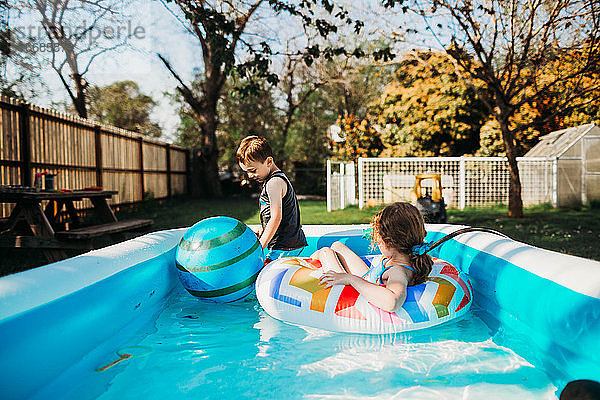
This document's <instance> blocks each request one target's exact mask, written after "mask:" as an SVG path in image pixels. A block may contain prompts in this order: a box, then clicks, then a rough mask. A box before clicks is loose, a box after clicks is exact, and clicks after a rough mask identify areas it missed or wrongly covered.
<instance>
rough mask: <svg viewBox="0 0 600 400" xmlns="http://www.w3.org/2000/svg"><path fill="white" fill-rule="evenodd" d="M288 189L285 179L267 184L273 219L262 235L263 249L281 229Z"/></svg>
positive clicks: (272, 180) (274, 180)
mask: <svg viewBox="0 0 600 400" xmlns="http://www.w3.org/2000/svg"><path fill="white" fill-rule="evenodd" d="M286 188H287V187H286V183H285V181H284V180H283V179H271V180H270V181H269V182H267V195H268V196H269V204H270V208H271V219H270V220H269V222H267V225H266V226H265V229H264V231H263V232H262V235H260V244H261V245H262V247H263V249H264V248H265V247H267V245H268V244H269V242H270V241H271V239H273V236H275V232H277V228H279V224H280V223H281V218H282V216H283V210H282V206H281V204H282V199H283V196H284V195H285V190H286Z"/></svg>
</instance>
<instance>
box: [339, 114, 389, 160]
mask: <svg viewBox="0 0 600 400" xmlns="http://www.w3.org/2000/svg"><path fill="white" fill-rule="evenodd" d="M373 119H375V118H374V117H373V116H366V117H365V118H357V117H356V116H354V115H348V116H345V117H342V118H340V119H339V120H338V124H339V126H340V128H341V129H342V132H341V133H342V136H343V137H344V139H345V140H344V141H343V142H332V144H331V146H332V152H333V154H334V156H335V157H336V158H337V159H340V160H356V159H358V158H359V157H377V156H379V154H380V153H381V150H382V149H383V144H382V143H381V134H380V132H379V131H378V130H377V129H376V127H375V126H374V125H373V123H372V122H371V121H372V120H373Z"/></svg>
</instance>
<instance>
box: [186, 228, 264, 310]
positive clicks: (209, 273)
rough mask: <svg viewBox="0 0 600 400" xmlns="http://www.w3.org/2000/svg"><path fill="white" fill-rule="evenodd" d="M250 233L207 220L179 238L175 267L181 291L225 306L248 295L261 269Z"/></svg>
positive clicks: (258, 247)
mask: <svg viewBox="0 0 600 400" xmlns="http://www.w3.org/2000/svg"><path fill="white" fill-rule="evenodd" d="M264 261H265V258H264V254H263V249H262V246H261V245H260V242H259V241H258V238H257V237H256V234H255V233H254V232H253V231H252V229H250V228H248V227H247V226H246V225H245V224H244V223H243V222H241V221H238V220H237V219H235V218H230V217H211V218H206V219H203V220H202V221H200V222H197V223H196V224H194V225H193V226H191V227H190V228H189V229H188V230H187V231H186V232H185V233H184V234H183V237H182V238H181V241H180V242H179V245H178V247H177V251H176V255H175V265H176V267H177V273H178V274H179V280H180V281H181V283H182V285H183V287H184V288H185V289H186V290H187V291H188V292H190V293H191V294H192V295H194V296H196V297H200V298H203V299H208V300H212V301H216V302H219V303H225V302H230V301H235V300H239V299H241V298H243V297H244V296H246V295H248V294H249V293H250V292H252V290H253V289H254V282H255V281H256V277H257V276H258V273H259V272H260V270H261V269H262V267H263V265H264Z"/></svg>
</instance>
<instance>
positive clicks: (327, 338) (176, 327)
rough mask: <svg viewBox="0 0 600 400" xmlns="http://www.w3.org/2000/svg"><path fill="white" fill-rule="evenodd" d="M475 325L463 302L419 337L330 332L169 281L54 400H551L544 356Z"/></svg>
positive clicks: (515, 338)
mask: <svg viewBox="0 0 600 400" xmlns="http://www.w3.org/2000/svg"><path fill="white" fill-rule="evenodd" d="M486 320H490V318H489V316H488V315H486V314H485V313H484V312H483V311H482V310H479V309H477V306H476V305H474V307H473V308H472V309H471V311H470V313H469V314H467V316H466V317H464V318H462V319H460V320H457V321H452V322H450V323H447V324H445V325H441V326H437V327H432V328H428V329H424V330H420V331H414V332H406V333H401V334H395V335H362V334H347V333H334V332H327V331H322V330H317V329H309V328H304V327H299V326H294V325H289V324H285V323H283V322H280V321H277V320H275V319H273V318H271V317H270V316H268V315H267V314H266V313H265V312H264V311H263V310H262V309H261V307H260V305H259V304H258V302H257V300H256V298H255V296H254V294H252V295H250V296H249V297H247V298H246V299H244V300H242V301H239V302H235V303H229V304H216V303H209V302H204V301H201V300H198V299H196V298H194V297H192V296H191V295H189V294H188V293H187V292H186V291H185V290H184V289H182V288H181V286H180V285H178V286H177V288H176V289H175V290H174V291H173V292H172V293H171V294H170V295H169V297H168V298H167V299H166V301H165V303H164V304H163V306H162V307H161V309H160V310H157V311H156V314H155V315H154V318H152V319H150V320H149V322H146V323H145V324H144V325H143V326H142V328H141V329H137V332H136V333H135V334H130V335H128V337H127V338H125V339H123V338H121V340H120V341H121V343H119V345H118V346H117V345H115V347H114V348H112V349H107V350H105V351H104V352H103V354H101V357H100V358H101V359H104V361H102V362H101V363H100V364H99V365H97V366H96V368H95V369H98V370H99V369H102V371H93V372H88V373H87V375H83V376H82V378H81V379H80V380H79V381H77V382H71V384H72V386H71V387H70V388H69V392H68V393H67V392H66V391H65V392H63V393H62V394H63V395H64V396H62V397H63V398H69V399H86V398H99V399H105V400H109V399H141V398H143V399H170V398H177V399H188V398H189V399H220V400H222V399H232V398H233V399H239V398H252V399H299V398H307V399H365V398H368V399H390V398H402V399H440V398H443V399H481V398H485V399H520V400H522V399H555V398H556V397H557V393H556V391H557V387H561V386H558V385H559V384H560V377H558V376H556V375H554V376H549V374H548V373H547V372H545V371H544V369H542V368H539V367H535V366H534V364H535V365H544V360H543V359H538V358H537V357H539V355H536V352H535V351H534V350H532V349H530V348H529V346H528V343H527V337H525V336H519V335H517V334H515V333H514V332H506V331H503V330H502V328H497V327H496V328H491V327H490V326H493V323H488V324H486V323H485V322H484V321H486ZM109 347H110V346H109ZM512 349H517V351H518V353H519V354H517V353H516V352H515V351H513V350H512ZM127 355H129V357H128V356H127ZM127 357H128V358H127ZM118 360H120V361H118ZM115 361H117V362H116V363H115ZM532 363H533V364H532Z"/></svg>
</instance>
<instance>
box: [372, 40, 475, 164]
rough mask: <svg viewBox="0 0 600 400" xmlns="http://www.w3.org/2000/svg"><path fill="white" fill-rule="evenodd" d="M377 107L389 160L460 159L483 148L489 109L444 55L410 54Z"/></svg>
mask: <svg viewBox="0 0 600 400" xmlns="http://www.w3.org/2000/svg"><path fill="white" fill-rule="evenodd" d="M376 107H377V109H378V114H379V118H378V123H379V125H380V126H382V128H383V132H382V141H383V145H384V147H385V150H384V152H383V155H385V156H395V157H398V156H400V157H405V156H461V155H463V154H471V153H473V152H474V151H475V150H477V148H478V147H479V129H480V128H481V126H482V125H483V122H484V119H485V117H486V110H485V106H484V105H483V104H482V102H481V101H480V100H479V99H478V98H477V94H476V92H475V91H474V90H473V89H472V88H471V87H469V86H468V85H467V84H466V83H464V82H463V81H462V80H461V79H460V77H459V76H458V75H457V74H456V72H455V68H454V65H453V64H452V62H450V61H449V60H448V57H447V56H446V55H445V54H444V53H440V52H431V51H420V52H410V53H407V54H406V55H405V56H404V57H403V59H402V60H401V62H400V63H399V65H398V67H397V72H396V76H395V79H394V80H393V82H392V83H390V84H389V85H388V86H387V87H386V89H385V91H384V92H383V94H382V95H381V98H380V100H379V102H378V104H377V106H376Z"/></svg>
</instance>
